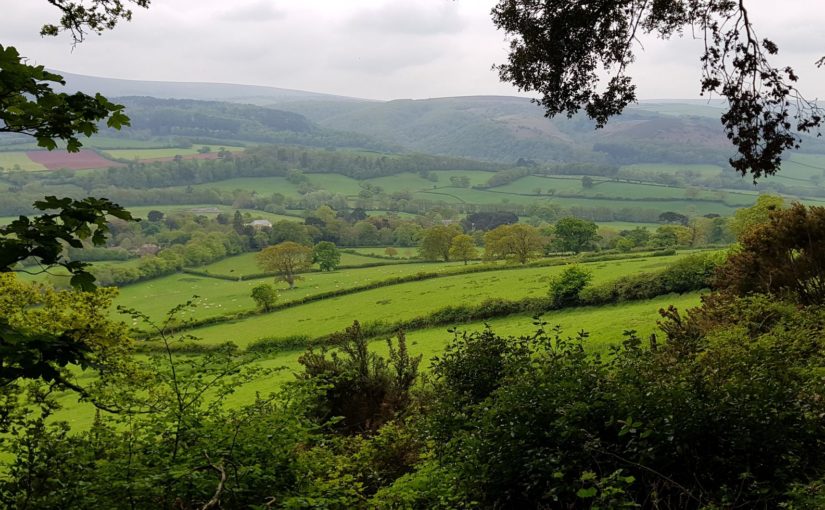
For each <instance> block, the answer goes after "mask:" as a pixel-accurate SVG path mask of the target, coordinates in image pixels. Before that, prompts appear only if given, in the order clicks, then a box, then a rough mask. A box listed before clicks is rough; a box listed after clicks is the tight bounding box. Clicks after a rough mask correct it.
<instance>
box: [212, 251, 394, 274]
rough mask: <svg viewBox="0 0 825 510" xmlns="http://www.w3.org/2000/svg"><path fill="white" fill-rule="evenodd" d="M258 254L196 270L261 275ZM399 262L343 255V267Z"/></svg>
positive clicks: (236, 257) (228, 259)
mask: <svg viewBox="0 0 825 510" xmlns="http://www.w3.org/2000/svg"><path fill="white" fill-rule="evenodd" d="M256 255H257V253H244V254H243V255H236V256H234V257H227V258H225V259H223V260H219V261H218V262H213V263H212V264H208V265H205V266H201V267H198V268H196V269H197V270H198V271H206V272H208V273H211V274H216V275H225V276H235V277H239V276H246V275H249V274H257V273H261V272H262V271H263V270H262V269H261V268H260V266H258V263H257V261H256V260H255V257H256ZM398 262H399V261H393V260H385V259H379V258H375V257H369V256H364V255H356V254H352V253H342V254H341V264H340V265H341V266H342V268H343V267H346V266H357V265H361V264H394V263H398ZM313 267H314V268H316V269H317V268H318V264H313Z"/></svg>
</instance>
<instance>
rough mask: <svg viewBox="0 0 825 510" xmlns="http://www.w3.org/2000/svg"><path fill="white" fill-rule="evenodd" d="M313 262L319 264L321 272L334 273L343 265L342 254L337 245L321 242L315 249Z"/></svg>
mask: <svg viewBox="0 0 825 510" xmlns="http://www.w3.org/2000/svg"><path fill="white" fill-rule="evenodd" d="M312 261H313V262H314V263H316V264H318V266H319V267H320V268H321V271H334V270H335V269H337V268H338V265H339V264H340V263H341V252H340V251H338V248H337V247H336V246H335V243H331V242H329V241H321V242H320V243H318V244H316V245H315V248H314V249H313V252H312Z"/></svg>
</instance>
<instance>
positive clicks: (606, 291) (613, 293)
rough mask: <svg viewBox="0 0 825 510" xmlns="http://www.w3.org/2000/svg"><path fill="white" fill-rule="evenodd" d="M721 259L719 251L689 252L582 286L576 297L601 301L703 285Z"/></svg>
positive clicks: (591, 302) (710, 279)
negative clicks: (659, 267) (643, 269)
mask: <svg viewBox="0 0 825 510" xmlns="http://www.w3.org/2000/svg"><path fill="white" fill-rule="evenodd" d="M723 260H724V257H723V256H722V255H721V254H698V255H690V256H687V257H684V258H682V259H680V260H678V261H675V262H674V263H673V264H671V265H669V266H668V267H667V268H665V269H662V270H660V271H655V272H643V273H638V274H634V275H628V276H624V277H621V278H618V279H616V280H614V281H611V282H606V283H603V284H601V285H597V286H592V287H588V288H585V289H584V290H582V291H581V292H580V293H579V295H578V298H579V300H580V302H581V303H582V304H587V305H601V304H606V303H619V302H622V301H632V300H638V299H650V298H653V297H656V296H662V295H665V294H671V293H675V292H678V293H684V292H691V291H696V290H702V289H707V288H710V287H713V286H714V278H715V275H716V271H717V268H719V266H720V265H721V264H722V263H723Z"/></svg>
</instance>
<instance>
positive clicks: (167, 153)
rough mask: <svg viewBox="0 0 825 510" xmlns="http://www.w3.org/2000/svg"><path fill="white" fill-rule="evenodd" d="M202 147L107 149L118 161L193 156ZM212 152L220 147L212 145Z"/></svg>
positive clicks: (107, 152)
mask: <svg viewBox="0 0 825 510" xmlns="http://www.w3.org/2000/svg"><path fill="white" fill-rule="evenodd" d="M200 147H202V146H201V145H196V146H192V147H188V148H184V147H164V148H154V149H148V148H147V149H144V148H135V149H107V150H106V154H107V155H108V156H109V157H111V158H116V159H137V160H141V159H158V158H172V157H175V156H192V155H194V154H198V149H199V148H200ZM209 147H211V148H212V152H217V150H218V147H216V146H213V145H210V146H209ZM224 149H226V150H227V151H230V152H237V151H242V150H244V148H243V147H224Z"/></svg>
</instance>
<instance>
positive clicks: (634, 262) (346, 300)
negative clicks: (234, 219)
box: [124, 255, 682, 347]
mask: <svg viewBox="0 0 825 510" xmlns="http://www.w3.org/2000/svg"><path fill="white" fill-rule="evenodd" d="M681 256H682V255H676V256H671V257H655V258H649V259H648V258H641V259H629V260H622V261H611V262H595V263H587V264H583V265H584V266H586V267H588V268H589V269H590V270H591V271H592V272H593V281H594V283H599V282H604V281H608V280H611V279H614V278H618V277H619V276H622V275H625V274H631V273H634V272H640V271H651V270H655V269H658V268H662V267H664V266H666V265H667V264H669V263H671V262H673V261H674V260H676V259H677V258H679V257H681ZM411 265H412V264H411ZM391 267H392V266H391ZM400 268H407V265H406V264H405V265H400V266H395V267H393V269H400ZM562 269H563V266H555V267H540V268H525V269H510V270H500V271H490V272H482V273H471V274H462V275H452V276H450V275H446V276H444V277H440V278H435V279H430V280H423V281H415V282H409V283H402V284H397V285H392V286H389V287H381V288H377V289H373V290H367V291H363V292H358V293H356V294H350V295H345V296H340V297H335V298H330V299H324V300H323V301H318V302H312V303H308V304H304V305H299V306H295V307H292V308H287V309H284V310H280V311H276V312H272V313H268V314H264V315H257V316H254V317H250V318H247V319H245V320H243V321H236V322H230V323H223V324H218V325H214V326H207V327H204V328H200V329H197V330H196V332H195V334H196V336H199V337H201V338H203V339H204V341H205V342H207V343H221V342H225V341H232V342H235V343H236V344H238V345H239V346H241V347H243V346H246V345H249V343H251V342H253V341H255V340H257V339H259V338H264V337H285V336H292V335H308V336H311V337H317V336H322V335H325V334H329V333H332V332H334V331H337V330H339V329H342V328H344V327H346V326H347V325H348V324H350V323H351V322H352V321H353V320H360V321H363V322H370V321H387V322H394V321H398V320H405V319H411V318H413V317H418V316H421V315H424V314H427V313H429V312H431V311H434V310H437V309H439V308H443V307H446V306H451V305H456V304H478V303H480V302H482V301H484V300H485V299H490V298H501V299H519V298H524V297H529V296H543V295H545V294H546V293H547V285H548V283H547V282H548V280H549V278H550V276H551V275H553V274H557V273H558V272H560V271H561V270H562ZM354 271H358V270H348V271H346V272H347V273H350V274H351V273H352V272H354ZM370 271H375V268H371V269H370ZM313 276H314V275H313ZM360 281H361V280H353V279H347V280H346V281H341V282H336V283H337V284H338V285H347V284H348V283H349V284H358V283H359V282H360ZM193 283H194V282H193ZM228 283H232V282H228ZM241 283H247V284H248V283H250V282H241ZM311 285H312V284H311V283H310V281H309V279H308V280H307V282H306V283H305V285H304V288H306V287H309V286H311ZM128 289H129V288H128V287H127V289H124V290H128ZM315 291H316V292H321V291H322V290H321V287H320V285H318V286H317V287H316V289H315ZM150 292H151V294H146V295H144V296H142V300H144V301H152V300H154V299H159V296H158V293H157V292H156V289H153V290H150ZM289 292H290V293H291V292H294V291H289ZM284 294H285V293H282V296H283V295H284ZM247 295H248V294H247ZM155 296H158V298H156V297H155ZM178 296H179V297H183V296H180V295H179V294H178ZM246 299H247V302H248V303H249V305H251V299H249V298H246ZM282 299H288V298H282ZM249 305H248V306H249Z"/></svg>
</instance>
